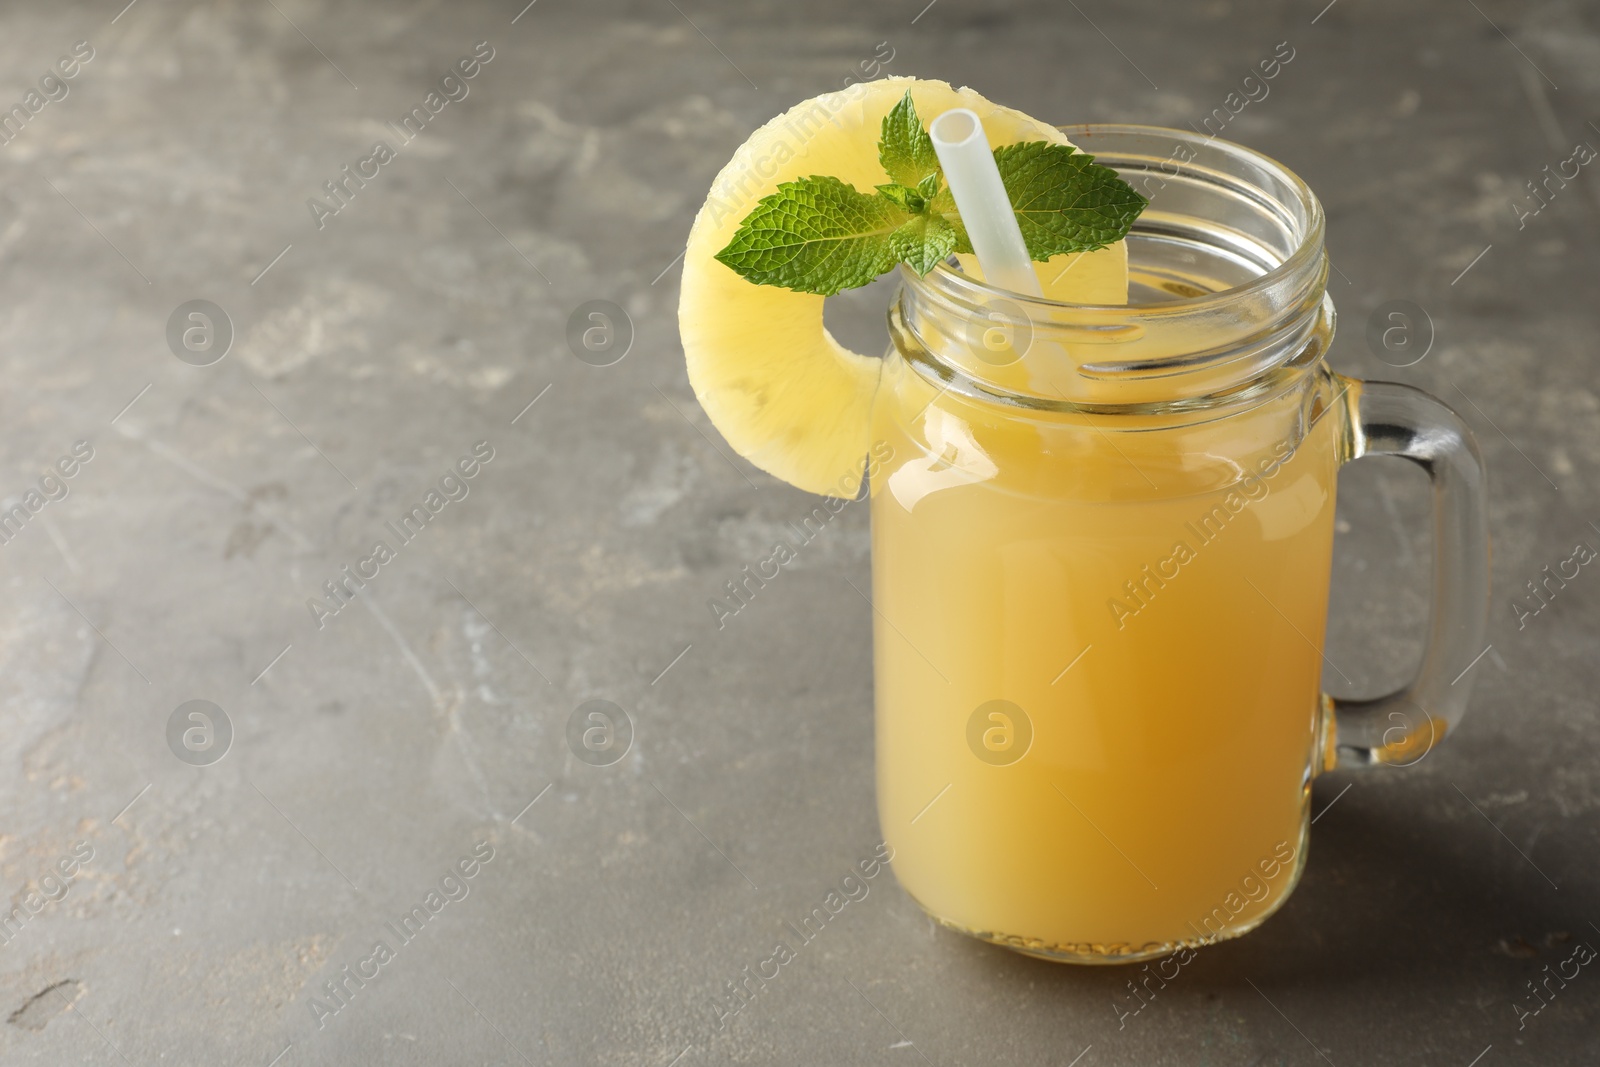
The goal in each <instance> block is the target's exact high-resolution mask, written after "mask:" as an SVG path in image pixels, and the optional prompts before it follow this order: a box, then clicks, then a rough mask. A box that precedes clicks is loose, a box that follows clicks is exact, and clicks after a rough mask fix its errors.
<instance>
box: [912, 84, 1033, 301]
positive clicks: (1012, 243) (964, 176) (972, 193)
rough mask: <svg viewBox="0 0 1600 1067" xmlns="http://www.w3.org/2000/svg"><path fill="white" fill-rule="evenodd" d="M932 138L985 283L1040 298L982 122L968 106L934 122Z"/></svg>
mask: <svg viewBox="0 0 1600 1067" xmlns="http://www.w3.org/2000/svg"><path fill="white" fill-rule="evenodd" d="M928 136H929V137H931V138H932V139H933V150H934V152H935V153H937V154H938V156H939V165H940V166H942V167H943V168H944V180H945V182H946V183H947V184H948V185H949V186H950V195H952V196H954V197H955V198H956V209H957V210H958V211H960V212H961V222H962V224H963V225H965V226H966V228H967V237H968V239H969V240H971V241H972V250H973V252H975V253H976V254H977V256H978V267H979V268H980V269H981V270H982V271H983V278H984V281H986V282H988V283H989V284H990V285H994V286H998V287H999V288H1001V289H1009V290H1010V291H1012V292H1014V293H1022V294H1025V295H1027V296H1040V297H1042V296H1043V295H1044V291H1043V290H1042V289H1040V288H1039V276H1038V275H1037V274H1035V273H1034V272H1033V263H1032V262H1031V261H1030V260H1029V259H1028V247H1027V245H1025V244H1023V241H1022V231H1021V230H1020V229H1018V228H1017V217H1016V215H1015V214H1014V213H1013V212H1012V210H1011V201H1010V199H1009V198H1007V196H1006V187H1005V184H1004V183H1003V182H1001V180H1000V168H999V167H997V166H995V162H994V155H993V154H992V153H991V152H990V151H989V139H988V138H987V137H985V136H984V134H983V122H982V120H981V119H979V118H978V116H977V114H976V113H975V112H974V111H972V110H971V109H970V108H964V107H958V108H955V109H954V110H951V111H946V112H945V113H944V114H942V115H940V116H939V117H938V118H936V119H934V120H933V123H932V124H931V125H930V126H929V127H928Z"/></svg>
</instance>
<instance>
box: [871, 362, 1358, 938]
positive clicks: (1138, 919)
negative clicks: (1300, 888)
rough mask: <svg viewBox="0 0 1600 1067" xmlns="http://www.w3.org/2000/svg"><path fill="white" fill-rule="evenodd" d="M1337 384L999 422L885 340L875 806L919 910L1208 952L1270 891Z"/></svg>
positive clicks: (952, 919)
mask: <svg viewBox="0 0 1600 1067" xmlns="http://www.w3.org/2000/svg"><path fill="white" fill-rule="evenodd" d="M1346 386H1347V383H1346V382H1345V381H1344V380H1343V379H1339V378H1337V377H1334V376H1332V375H1330V374H1328V373H1327V372H1326V371H1324V370H1322V369H1321V368H1320V367H1318V368H1315V369H1313V370H1310V371H1308V372H1306V373H1304V374H1301V375H1300V376H1299V380H1297V381H1293V382H1289V383H1288V384H1286V385H1284V386H1283V387H1282V389H1281V390H1280V395H1278V396H1276V397H1272V398H1269V399H1266V400H1259V399H1255V400H1252V401H1251V402H1250V403H1249V404H1248V405H1241V406H1239V407H1238V408H1237V409H1236V410H1232V411H1229V410H1223V411H1221V412H1210V413H1204V414H1190V415H1188V416H1186V417H1172V416H1159V417H1158V416H1150V417H1148V418H1142V419H1141V418H1138V417H1134V416H1127V415H1115V416H1089V415H1085V414H1082V413H1077V412H1072V413H1067V412H1050V411H1029V412H1024V413H1019V412H1018V411H1017V410H1016V409H1015V408H1005V407H1002V406H1000V405H997V404H996V403H994V402H992V401H990V400H987V399H971V398H968V397H966V396H963V395H960V394H959V393H957V392H954V391H947V392H940V391H939V390H937V389H935V388H934V387H933V386H931V385H930V384H929V383H928V382H927V381H926V380H925V379H924V378H923V377H922V376H921V375H919V374H918V373H917V372H916V370H915V369H913V368H912V367H911V366H910V364H908V363H907V362H906V361H905V360H904V359H903V358H901V357H900V356H898V355H897V354H896V353H894V352H891V353H890V355H889V357H888V360H887V362H886V364H885V370H884V380H883V384H882V386H881V388H880V392H879V395H878V400H877V402H876V405H875V409H874V432H873V440H874V449H873V463H872V465H871V468H870V469H871V471H872V484H871V492H872V536H873V545H872V560H873V591H874V592H873V601H874V608H875V613H876V624H875V658H876V659H875V667H876V689H877V692H876V704H877V763H878V804H879V816H880V820H881V823H882V827H883V832H884V834H885V837H886V838H887V840H888V842H889V843H890V844H891V845H892V847H893V849H894V852H893V856H894V859H893V866H894V870H895V872H896V875H897V876H898V878H899V880H900V882H901V884H902V885H903V886H904V887H905V888H906V890H907V891H908V892H909V893H911V895H912V896H913V897H915V898H916V899H917V901H918V902H919V903H920V904H921V905H922V906H923V907H924V908H925V909H926V910H927V911H928V912H929V913H930V914H932V915H933V916H935V917H936V918H938V919H939V920H940V921H942V922H944V923H946V924H947V925H950V926H953V927H956V928H959V929H962V930H965V931H967V932H970V933H975V934H977V935H978V936H981V937H985V938H987V939H990V940H993V941H998V942H1001V943H1004V944H1009V945H1012V946H1013V947H1017V948H1020V949H1023V950H1024V951H1031V952H1035V953H1039V954H1043V955H1047V956H1054V957H1057V958H1064V959H1078V960H1085V961H1094V960H1112V959H1118V958H1122V959H1126V958H1137V957H1138V956H1141V955H1153V954H1157V953H1161V952H1166V951H1171V950H1172V948H1173V947H1175V946H1177V945H1180V944H1184V943H1189V944H1193V943H1197V942H1201V941H1206V940H1210V939H1212V938H1215V937H1218V936H1234V935H1236V934H1239V933H1243V932H1244V931H1246V930H1248V929H1250V928H1251V927H1253V926H1254V925H1256V924H1257V923H1259V922H1260V921H1262V920H1263V919H1264V918H1265V917H1266V916H1267V915H1268V914H1270V913H1271V912H1272V911H1273V910H1274V909H1275V907H1276V906H1277V905H1278V904H1279V903H1281V902H1282V900H1283V899H1284V897H1285V896H1286V895H1287V894H1288V892H1289V890H1290V889H1291V888H1292V887H1293V884H1294V882H1295V880H1296V878H1297V877H1298V875H1299V871H1300V867H1301V863H1302V857H1303V851H1304V834H1303V831H1304V828H1305V826H1306V812H1307V804H1308V799H1309V784H1310V777H1311V774H1312V769H1313V768H1312V763H1313V760H1314V758H1316V757H1317V754H1318V751H1319V749H1318V745H1319V738H1318V731H1319V729H1320V728H1321V726H1320V724H1321V717H1320V715H1319V706H1320V695H1319V694H1320V687H1319V680H1320V676H1321V673H1322V665H1323V660H1322V655H1321V646H1322V641H1323V629H1324V620H1325V616H1326V610H1327V595H1328V575H1329V568H1330V564H1331V552H1332V541H1333V516H1334V477H1335V472H1336V469H1337V467H1338V465H1339V462H1340V457H1341V455H1342V454H1343V449H1344V447H1345V444H1344V439H1345V430H1344V429H1343V426H1344V415H1343V409H1344V403H1343V400H1342V399H1341V397H1342V392H1343V391H1344V390H1345V388H1346ZM1324 415H1326V416H1327V417H1323V416H1324ZM1130 430H1136V431H1138V432H1129V431H1130Z"/></svg>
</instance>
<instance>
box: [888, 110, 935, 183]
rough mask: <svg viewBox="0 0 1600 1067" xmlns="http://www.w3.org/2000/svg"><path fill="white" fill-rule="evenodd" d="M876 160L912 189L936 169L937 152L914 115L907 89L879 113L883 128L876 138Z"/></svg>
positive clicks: (914, 111) (926, 132) (920, 122)
mask: <svg viewBox="0 0 1600 1067" xmlns="http://www.w3.org/2000/svg"><path fill="white" fill-rule="evenodd" d="M878 162H880V163H882V164H883V169H884V170H885V171H886V172H887V173H888V175H889V177H891V178H893V179H894V180H895V181H896V182H897V183H898V184H900V185H904V186H907V187H908V188H912V189H915V188H916V187H917V185H918V184H919V183H921V182H922V181H923V179H925V178H927V177H928V175H930V174H934V173H937V172H938V170H939V156H938V155H937V154H936V153H935V152H934V150H933V138H931V137H929V136H928V131H927V130H925V129H923V128H922V120H921V119H919V118H918V117H917V105H916V104H914V103H912V101H911V90H909V89H907V90H906V95H905V96H903V97H901V98H900V102H899V103H898V104H896V105H895V106H894V110H892V111H890V112H889V113H888V114H887V115H885V116H884V117H883V128H882V131H881V133H880V135H879V138H878Z"/></svg>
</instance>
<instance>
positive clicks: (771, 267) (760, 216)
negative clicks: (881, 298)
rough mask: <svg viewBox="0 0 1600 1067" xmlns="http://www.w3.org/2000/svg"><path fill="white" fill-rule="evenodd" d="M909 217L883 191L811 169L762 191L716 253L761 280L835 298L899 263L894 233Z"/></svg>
mask: <svg viewBox="0 0 1600 1067" xmlns="http://www.w3.org/2000/svg"><path fill="white" fill-rule="evenodd" d="M909 217H910V215H909V213H908V212H907V211H906V210H905V209H904V208H902V207H900V206H899V205H898V204H896V203H894V202H893V201H891V200H889V199H888V198H886V197H883V196H869V195H867V194H866V193H862V192H859V191H858V190H856V189H855V188H854V187H853V186H850V185H847V184H845V183H844V182H842V181H840V180H839V179H838V178H828V177H823V176H820V175H815V174H814V175H812V176H811V177H809V178H801V179H800V180H798V181H792V182H784V183H782V184H781V185H779V186H778V191H777V192H775V193H772V194H770V195H768V196H764V197H762V198H761V200H760V202H759V203H757V205H756V207H755V210H754V211H752V212H750V214H749V215H748V216H747V217H746V218H745V220H744V221H743V222H742V223H740V224H739V229H738V230H737V231H736V232H735V233H734V235H733V240H731V241H729V242H728V247H726V248H724V249H723V250H722V251H720V252H718V253H717V256H716V258H717V259H718V260H719V261H720V262H722V263H724V264H726V265H727V266H728V267H730V268H732V269H733V270H734V271H735V272H736V273H737V274H739V275H740V277H743V278H745V279H746V280H747V281H751V282H754V283H755V284H756V285H776V286H780V287H782V288H784V289H793V290H795V291H797V292H802V293H818V294H821V295H822V296H832V295H833V294H834V293H837V292H839V291H840V290H841V289H854V288H857V287H858V286H862V285H866V284H867V283H868V282H870V281H872V280H873V279H874V278H876V277H877V276H878V275H880V274H883V273H885V272H886V271H888V270H889V269H890V268H892V267H893V266H894V265H895V262H896V256H895V254H894V253H893V252H892V251H890V248H889V244H890V242H889V235H890V234H892V233H894V232H895V230H897V229H899V227H900V226H902V225H903V224H904V223H905V222H906V221H907V219H908V218H909Z"/></svg>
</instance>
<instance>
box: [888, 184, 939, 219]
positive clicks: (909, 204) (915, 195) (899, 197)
mask: <svg viewBox="0 0 1600 1067" xmlns="http://www.w3.org/2000/svg"><path fill="white" fill-rule="evenodd" d="M878 192H880V193H882V194H883V195H884V196H886V197H888V198H889V199H890V200H893V201H894V202H895V203H896V204H899V205H900V206H901V207H903V208H905V209H906V210H907V211H909V212H911V213H912V214H916V213H918V212H920V211H922V210H923V209H924V208H925V207H927V206H928V201H927V198H926V197H924V196H923V195H922V194H921V193H919V192H917V190H915V189H907V188H906V187H905V186H903V185H893V184H890V185H880V186H878Z"/></svg>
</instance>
